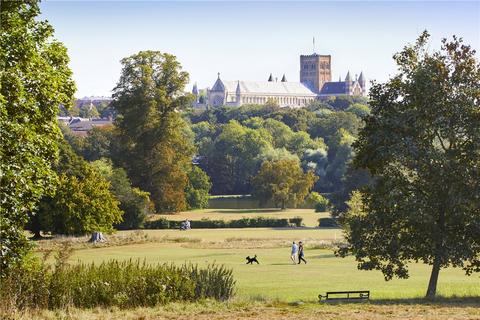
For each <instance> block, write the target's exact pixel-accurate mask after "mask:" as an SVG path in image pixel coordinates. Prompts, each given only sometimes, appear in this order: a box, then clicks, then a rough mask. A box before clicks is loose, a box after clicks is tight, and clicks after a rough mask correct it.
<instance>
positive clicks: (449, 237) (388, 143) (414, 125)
mask: <svg viewBox="0 0 480 320" xmlns="http://www.w3.org/2000/svg"><path fill="white" fill-rule="evenodd" d="M428 38H429V35H428V33H426V32H424V33H423V34H422V35H421V36H420V37H419V38H418V40H417V42H416V43H415V44H414V45H409V46H407V47H405V49H404V50H403V51H402V52H400V53H398V54H396V55H395V60H396V63H397V64H398V66H399V74H398V75H396V76H395V77H393V78H392V79H391V80H390V81H388V82H387V83H385V84H375V85H374V86H373V87H372V89H371V94H370V96H371V100H370V103H371V107H372V113H371V115H370V116H369V117H367V119H366V126H365V128H364V129H363V130H362V131H361V132H360V136H359V138H358V140H357V142H356V143H355V149H356V157H355V165H356V166H357V167H360V168H364V169H367V170H369V171H370V172H371V173H372V175H373V179H374V183H373V184H371V185H369V186H368V187H366V188H364V189H363V190H362V191H363V197H362V200H363V205H364V209H363V210H362V213H361V214H360V213H358V212H357V211H358V210H354V209H351V210H350V213H349V214H347V215H346V217H345V219H344V220H345V222H344V224H346V225H347V232H346V239H347V240H348V242H349V243H350V246H349V247H348V248H343V249H341V251H340V253H341V254H346V253H353V254H354V255H355V256H356V259H357V261H358V262H359V265H358V267H359V268H360V269H366V270H370V269H378V270H381V271H382V272H383V274H384V276H385V279H386V280H389V279H391V278H392V277H394V276H397V277H400V278H407V277H408V275H409V274H408V262H409V261H412V260H413V261H419V260H420V261H422V262H424V263H426V264H430V265H432V274H431V277H430V282H429V286H428V290H427V297H434V296H435V293H436V286H437V279H438V274H439V271H440V269H441V268H445V267H447V266H455V267H462V268H463V269H464V270H465V271H466V273H467V274H471V273H472V272H475V271H480V260H479V257H480V237H479V235H480V225H479V224H478V220H479V216H480V201H479V199H480V145H479V141H480V127H479V126H478V123H479V121H480V112H479V105H478V98H479V93H480V65H479V63H478V61H477V60H476V58H475V53H474V52H475V51H474V50H472V49H471V48H470V47H469V46H467V45H464V44H463V43H462V41H461V40H458V39H457V38H456V37H454V39H453V41H451V42H448V41H447V40H443V41H442V46H441V49H440V51H436V52H433V53H430V52H428V50H427V48H428V43H427V40H428Z"/></svg>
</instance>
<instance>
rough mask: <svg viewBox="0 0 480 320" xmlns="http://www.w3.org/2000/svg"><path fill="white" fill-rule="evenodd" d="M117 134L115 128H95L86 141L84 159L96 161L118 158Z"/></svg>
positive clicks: (83, 151)
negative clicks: (116, 150)
mask: <svg viewBox="0 0 480 320" xmlns="http://www.w3.org/2000/svg"><path fill="white" fill-rule="evenodd" d="M116 134H117V132H116V131H115V127H114V126H105V127H93V128H92V130H90V131H89V132H88V135H87V137H86V138H85V139H84V146H83V150H82V155H83V157H84V158H85V159H86V160H88V161H95V160H98V159H100V158H112V156H117V155H116V154H115V149H116V148H115V147H116V145H115V144H116V143H115V142H116V138H117V137H116ZM117 148H118V147H117ZM112 149H113V150H112Z"/></svg>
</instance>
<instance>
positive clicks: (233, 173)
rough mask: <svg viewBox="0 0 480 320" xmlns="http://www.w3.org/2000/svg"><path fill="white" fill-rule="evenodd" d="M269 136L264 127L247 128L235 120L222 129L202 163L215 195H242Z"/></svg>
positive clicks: (246, 189)
mask: <svg viewBox="0 0 480 320" xmlns="http://www.w3.org/2000/svg"><path fill="white" fill-rule="evenodd" d="M271 145H272V137H271V135H270V134H269V133H268V132H267V131H266V130H265V129H258V130H255V129H250V128H247V127H244V126H242V125H241V124H240V123H238V122H237V121H235V120H232V121H230V122H229V123H227V124H226V125H223V126H222V127H221V131H220V133H219V134H218V136H216V137H215V140H214V141H213V142H212V146H211V148H206V151H207V152H208V153H207V154H201V156H203V158H202V161H201V165H202V168H204V169H205V171H206V172H207V174H208V175H209V176H210V178H211V179H212V182H213V189H212V192H213V193H214V194H245V193H248V192H249V191H250V178H251V177H252V176H253V175H254V174H255V173H256V172H257V170H258V168H259V166H260V156H261V154H262V153H263V152H264V151H266V150H268V149H269V148H271Z"/></svg>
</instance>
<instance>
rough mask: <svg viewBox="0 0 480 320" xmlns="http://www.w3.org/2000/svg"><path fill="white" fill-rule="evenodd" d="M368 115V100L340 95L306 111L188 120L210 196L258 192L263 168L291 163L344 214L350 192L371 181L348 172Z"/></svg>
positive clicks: (214, 113) (238, 111) (221, 113)
mask: <svg viewBox="0 0 480 320" xmlns="http://www.w3.org/2000/svg"><path fill="white" fill-rule="evenodd" d="M368 113H369V107H368V105H367V101H366V100H365V98H362V97H351V96H339V97H332V98H330V99H328V100H325V101H316V102H315V103H313V104H312V105H311V106H309V107H308V108H301V109H290V108H279V107H278V106H275V105H265V106H260V105H247V106H242V107H240V108H228V107H222V108H216V109H211V110H208V111H205V112H202V113H191V114H188V115H187V116H186V118H187V119H188V120H189V121H190V123H191V128H192V130H193V132H194V133H195V144H196V145H197V147H198V162H199V166H200V167H201V168H202V169H203V170H204V171H205V172H206V173H207V174H208V175H209V177H210V179H211V180H212V189H211V193H212V194H218V195H220V194H250V193H255V185H254V184H253V181H254V180H253V179H252V178H253V177H254V176H255V175H256V174H257V173H258V172H259V170H260V168H261V165H262V163H264V162H265V161H278V160H285V159H288V160H292V161H295V162H297V163H298V164H299V165H300V167H301V168H302V169H303V171H304V172H312V173H313V174H314V175H315V181H316V182H315V184H314V186H313V188H312V190H313V191H316V192H319V193H329V194H331V200H332V202H333V204H334V206H335V209H337V210H343V209H344V203H345V200H346V199H347V198H348V195H349V194H350V192H351V190H354V189H356V188H358V187H359V186H360V185H364V184H366V183H368V181H369V177H368V175H367V174H366V172H364V171H359V170H353V169H350V168H349V161H350V159H351V158H352V156H353V149H352V143H353V141H354V140H355V139H356V136H357V133H358V130H359V129H360V128H361V127H362V125H363V121H362V118H363V117H365V116H366V115H368ZM277 173H278V174H280V171H277Z"/></svg>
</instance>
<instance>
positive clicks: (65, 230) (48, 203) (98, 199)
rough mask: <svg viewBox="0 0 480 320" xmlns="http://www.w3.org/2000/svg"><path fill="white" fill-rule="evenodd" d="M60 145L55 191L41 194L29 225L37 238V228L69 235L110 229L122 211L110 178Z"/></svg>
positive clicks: (119, 217) (61, 143)
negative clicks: (44, 194)
mask: <svg viewBox="0 0 480 320" xmlns="http://www.w3.org/2000/svg"><path fill="white" fill-rule="evenodd" d="M59 147H60V148H59V149H60V157H59V161H58V162H57V163H56V164H55V165H54V169H55V171H56V172H57V174H58V176H59V179H58V183H57V184H56V190H55V193H54V194H53V195H46V196H44V197H43V198H42V200H41V201H40V203H39V206H38V210H36V212H35V213H34V214H32V215H31V217H30V223H29V225H28V229H29V230H31V231H32V232H33V233H34V235H35V237H37V238H39V237H40V231H45V232H52V233H56V234H69V235H81V234H85V233H89V232H94V231H101V232H111V231H113V225H115V224H118V223H120V222H121V221H122V211H121V210H120V209H119V208H118V205H119V203H118V200H117V198H116V197H115V196H116V194H114V193H112V192H111V191H110V182H109V181H108V180H107V179H106V178H104V177H103V176H102V175H101V173H100V171H99V170H97V169H96V168H95V167H94V166H92V165H91V164H90V163H88V162H86V161H85V160H84V159H83V158H82V157H80V156H78V155H77V154H76V153H75V152H74V151H73V149H72V147H71V146H70V145H69V144H68V143H67V142H66V141H65V140H61V141H60V143H59Z"/></svg>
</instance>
